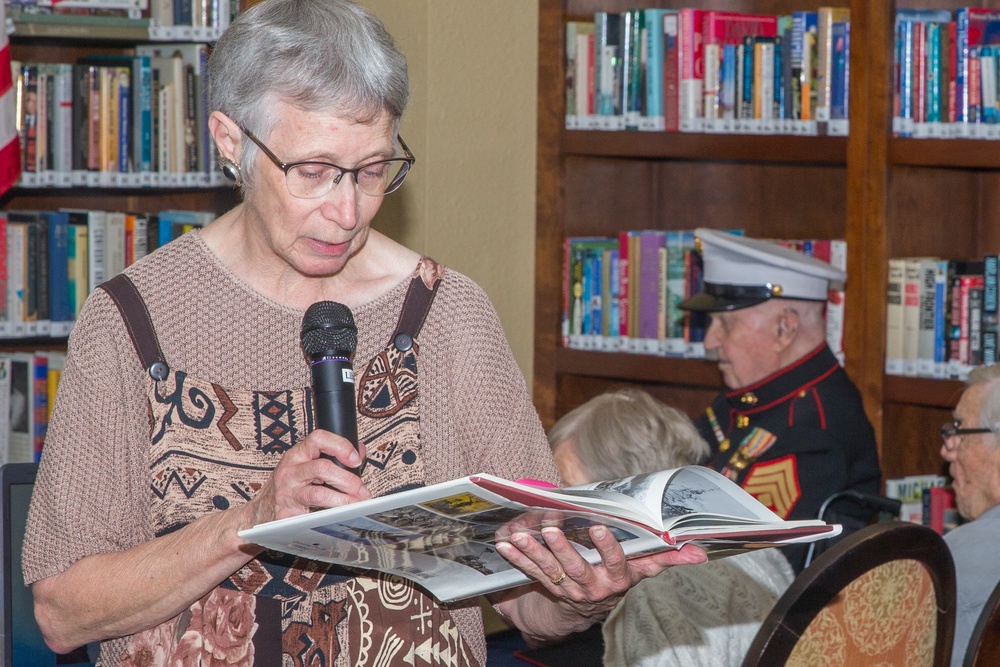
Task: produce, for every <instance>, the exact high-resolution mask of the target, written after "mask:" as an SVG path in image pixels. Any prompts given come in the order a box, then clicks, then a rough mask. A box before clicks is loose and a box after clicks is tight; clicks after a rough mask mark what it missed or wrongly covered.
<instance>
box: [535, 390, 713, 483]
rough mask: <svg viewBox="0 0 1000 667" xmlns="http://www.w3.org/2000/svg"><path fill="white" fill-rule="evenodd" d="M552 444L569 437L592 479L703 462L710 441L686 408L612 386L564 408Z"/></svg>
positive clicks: (553, 428)
mask: <svg viewBox="0 0 1000 667" xmlns="http://www.w3.org/2000/svg"><path fill="white" fill-rule="evenodd" d="M548 438H549V445H550V446H551V447H553V448H554V447H555V446H556V445H558V444H559V443H561V442H563V441H565V440H570V441H571V442H572V443H573V446H574V450H575V453H576V456H577V458H578V459H579V460H580V464H581V465H582V466H583V468H584V469H585V470H586V472H587V473H588V474H589V476H590V478H591V479H592V480H594V481H598V480H604V479H616V478H619V477H628V476H630V475H638V474H640V473H644V472H655V471H657V470H666V469H668V468H679V467H681V466H685V465H692V464H697V463H701V462H702V461H703V460H704V459H706V458H707V457H708V454H709V447H708V443H706V442H705V441H704V440H703V439H702V437H701V436H700V435H699V434H698V431H697V429H695V427H694V424H693V423H692V422H691V419H690V418H689V417H688V416H687V415H685V414H684V413H683V412H680V411H679V410H676V409H674V408H672V407H670V406H668V405H666V404H664V403H663V402H662V401H659V400H657V399H655V398H653V397H652V396H650V395H649V394H648V393H647V392H645V391H643V390H641V389H637V388H627V389H621V390H618V391H611V392H607V393H604V394H601V395H600V396H597V397H595V398H592V399H591V400H589V401H587V402H586V403H584V404H583V405H581V406H579V407H577V408H576V409H574V410H572V411H570V412H568V413H566V415H565V416H563V417H562V419H560V420H559V421H558V422H556V424H555V426H553V427H552V428H551V429H550V430H549V432H548Z"/></svg>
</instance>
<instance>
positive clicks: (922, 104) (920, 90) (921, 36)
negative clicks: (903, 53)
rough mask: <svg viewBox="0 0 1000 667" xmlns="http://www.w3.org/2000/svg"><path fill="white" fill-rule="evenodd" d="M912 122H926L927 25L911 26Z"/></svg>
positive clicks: (921, 23)
mask: <svg viewBox="0 0 1000 667" xmlns="http://www.w3.org/2000/svg"><path fill="white" fill-rule="evenodd" d="M912 80H913V92H912V95H913V102H912V104H913V120H914V122H916V123H923V122H925V121H926V120H927V25H926V24H925V23H923V22H918V23H914V24H913V77H912Z"/></svg>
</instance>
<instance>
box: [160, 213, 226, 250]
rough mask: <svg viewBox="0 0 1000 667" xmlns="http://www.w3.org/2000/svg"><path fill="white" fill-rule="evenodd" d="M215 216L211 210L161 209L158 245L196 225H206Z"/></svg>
mask: <svg viewBox="0 0 1000 667" xmlns="http://www.w3.org/2000/svg"><path fill="white" fill-rule="evenodd" d="M215 217H216V215H215V213H212V212H211V211H176V210H168V211H160V213H159V214H158V215H157V246H156V247H157V248H159V247H160V246H164V245H166V244H168V243H170V242H171V241H173V240H174V239H176V238H179V237H180V236H181V234H184V233H185V232H188V231H190V230H191V229H194V228H195V227H204V226H205V225H207V224H208V223H210V222H211V221H212V220H214V219H215ZM150 250H152V248H150Z"/></svg>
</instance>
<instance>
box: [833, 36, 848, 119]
mask: <svg viewBox="0 0 1000 667" xmlns="http://www.w3.org/2000/svg"><path fill="white" fill-rule="evenodd" d="M831 34H832V37H833V65H832V67H831V73H830V119H831V120H844V119H846V118H847V109H848V102H849V93H848V91H849V88H850V86H849V82H850V51H851V24H850V23H845V22H842V21H837V22H836V23H834V24H833V29H832V32H831Z"/></svg>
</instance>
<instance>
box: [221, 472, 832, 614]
mask: <svg viewBox="0 0 1000 667" xmlns="http://www.w3.org/2000/svg"><path fill="white" fill-rule="evenodd" d="M552 525H556V526H559V527H561V528H562V529H563V532H564V533H565V534H566V536H567V538H568V539H569V540H570V541H571V542H573V543H574V545H575V547H576V549H577V550H578V551H579V552H580V553H581V555H582V556H583V557H584V558H585V559H586V560H587V561H589V562H591V563H597V562H600V559H601V558H600V554H599V553H597V551H596V549H594V548H593V544H592V543H591V542H590V538H589V534H588V529H589V527H590V526H592V525H604V526H607V527H608V528H609V529H610V530H611V531H612V533H613V534H614V535H615V536H616V537H617V538H618V540H619V542H620V543H621V545H622V548H623V549H624V551H625V555H626V556H638V555H640V554H648V553H653V552H657V551H664V550H667V549H676V548H680V547H681V546H683V545H684V544H686V543H688V542H691V543H693V544H698V545H700V546H702V547H704V548H705V549H706V550H707V551H709V552H710V553H711V554H714V555H715V556H716V557H721V556H728V555H734V554H736V553H741V552H745V551H748V550H750V549H758V548H762V547H766V546H777V545H780V544H793V543H804V542H811V541H815V540H818V539H823V538H826V537H833V536H835V535H837V534H839V533H840V526H838V525H828V524H826V523H824V522H822V521H816V520H805V521H783V520H781V519H780V518H779V517H778V516H777V515H776V514H774V513H773V512H772V511H771V510H769V509H767V508H766V507H765V506H764V505H762V504H761V503H760V502H758V501H757V500H756V499H755V498H754V497H753V496H751V495H750V494H749V493H747V492H746V491H744V490H743V489H741V488H740V487H739V486H738V485H737V484H736V483H734V482H732V481H731V480H729V479H728V478H726V477H724V476H723V475H721V474H719V473H717V472H715V471H714V470H710V469H708V468H705V467H702V466H687V467H684V468H677V469H674V470H664V471H661V472H657V473H649V474H645V475H638V476H635V477H627V478H624V479H618V480H610V481H606V482H597V483H595V484H587V485H584V486H578V487H573V488H569V489H556V488H554V487H553V488H541V487H540V486H538V485H537V483H535V484H532V483H518V482H510V481H507V480H504V479H500V478H498V477H494V476H492V475H486V474H478V475H471V476H469V477H463V478H461V479H456V480H451V481H448V482H442V483H440V484H435V485H432V486H427V487H422V488H419V489H412V490H409V491H402V492H400V493H395V494H391V495H388V496H382V497H380V498H373V499H371V500H366V501H362V502H359V503H354V504H351V505H347V506H344V507H334V508H330V509H325V510H319V511H316V512H311V513H308V514H304V515H301V516H295V517H291V518H288V519H281V520H278V521H271V522H269V523H264V524H259V525H257V526H254V527H253V528H249V529H246V530H242V531H240V536H241V537H242V538H244V539H246V540H250V541H252V542H255V543H257V544H260V545H261V546H265V547H267V548H269V549H276V550H279V551H284V552H287V553H290V554H294V555H297V556H302V557H305V558H311V559H314V560H320V561H324V562H329V563H339V564H345V565H350V566H351V567H360V568H368V569H373V570H379V571H382V572H387V573H391V574H396V575H399V576H402V577H405V578H407V579H411V580H413V581H414V582H416V583H418V584H420V585H421V586H423V587H424V588H426V589H427V590H428V591H430V592H431V593H432V594H433V595H434V596H435V597H437V598H438V599H439V600H441V601H450V600H457V599H461V598H467V597H471V596H475V595H481V594H483V593H488V592H491V591H497V590H502V589H505V588H510V587H513V586H518V585H521V584H524V583H527V582H528V581H530V580H529V578H528V577H527V576H526V575H525V574H523V573H522V572H521V571H520V570H518V569H517V568H515V567H514V566H513V565H511V564H510V563H509V562H508V561H507V560H506V559H504V558H503V557H502V556H500V554H499V553H498V552H497V548H496V545H497V544H498V543H499V542H503V541H505V540H506V539H507V537H508V536H509V535H510V533H511V532H513V530H515V529H516V530H517V531H519V532H520V531H526V532H529V533H533V534H535V535H536V537H537V536H538V534H539V531H540V530H541V528H542V527H544V526H552ZM538 539H541V538H540V537H539V538H538Z"/></svg>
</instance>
